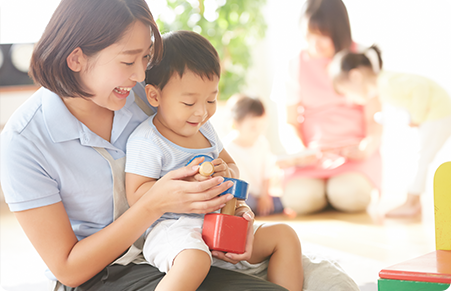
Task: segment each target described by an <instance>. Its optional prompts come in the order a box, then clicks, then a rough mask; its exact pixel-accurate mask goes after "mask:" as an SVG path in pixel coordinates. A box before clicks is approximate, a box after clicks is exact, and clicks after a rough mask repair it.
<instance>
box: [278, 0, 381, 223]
mask: <svg viewBox="0 0 451 291" xmlns="http://www.w3.org/2000/svg"><path fill="white" fill-rule="evenodd" d="M302 27H303V31H304V33H305V40H306V43H307V48H306V49H305V50H302V51H301V53H300V54H299V55H298V56H297V57H296V58H295V59H293V60H291V61H290V63H289V66H288V69H287V70H286V72H285V74H284V75H283V78H284V80H283V81H282V82H283V85H282V86H283V87H282V88H283V89H284V90H286V93H285V94H284V93H282V92H281V91H277V90H274V91H273V95H272V99H273V100H274V101H276V102H278V103H279V104H282V105H283V106H284V107H285V110H286V118H287V119H286V123H287V124H288V128H291V129H292V130H291V131H292V132H294V133H295V135H296V136H297V137H298V138H299V139H300V140H301V141H302V143H303V145H304V147H305V149H306V150H304V151H302V150H301V149H298V151H300V153H299V154H298V155H295V156H294V157H293V158H288V159H285V160H284V161H283V162H282V161H281V162H280V163H279V165H280V166H281V167H283V168H285V169H286V171H285V172H286V180H285V187H284V188H285V189H284V190H285V191H284V195H283V197H282V202H283V204H284V205H285V207H288V208H291V209H293V210H294V211H296V212H297V213H298V214H307V213H312V212H315V211H319V210H322V209H324V208H325V207H326V206H327V205H328V203H330V204H331V205H332V206H333V207H334V208H336V209H337V210H340V211H346V212H356V211H362V210H365V209H366V207H367V206H368V204H369V203H370V196H371V195H370V194H371V192H372V190H373V189H374V188H379V187H380V179H381V159H380V155H379V152H378V148H379V143H380V138H381V126H380V125H379V124H377V123H376V122H375V121H374V118H373V116H374V114H375V113H376V112H378V111H380V104H379V102H378V101H377V99H375V100H374V101H373V102H371V103H368V104H366V105H365V106H358V105H354V104H350V103H348V102H346V100H345V99H344V98H342V96H340V95H338V94H337V93H336V92H335V90H334V88H333V86H332V82H331V81H330V79H329V76H328V72H327V67H328V65H329V63H330V62H331V60H332V58H333V56H334V55H335V54H336V53H337V52H339V51H340V50H342V49H345V48H347V49H351V50H352V49H356V48H355V47H356V45H355V44H354V43H353V42H352V38H351V29H350V24H349V18H348V13H347V11H346V7H345V6H344V4H343V2H342V1H341V0H309V1H307V3H306V8H305V10H304V12H303V17H302ZM284 97H285V98H284ZM282 100H284V101H282Z"/></svg>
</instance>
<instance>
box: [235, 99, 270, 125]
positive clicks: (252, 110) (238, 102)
mask: <svg viewBox="0 0 451 291" xmlns="http://www.w3.org/2000/svg"><path fill="white" fill-rule="evenodd" d="M231 98H233V99H234V100H233V102H234V103H233V105H232V106H231V110H230V111H231V114H232V119H233V120H234V121H235V122H241V121H243V120H244V119H245V118H246V117H248V116H255V117H260V116H263V115H264V114H265V106H264V105H263V102H262V101H261V100H260V99H258V98H252V97H249V96H247V95H244V94H236V95H234V96H232V97H231Z"/></svg>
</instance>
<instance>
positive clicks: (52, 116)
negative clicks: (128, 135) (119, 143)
mask: <svg viewBox="0 0 451 291" xmlns="http://www.w3.org/2000/svg"><path fill="white" fill-rule="evenodd" d="M134 101H135V95H134V93H133V91H131V92H130V96H129V97H127V100H126V103H125V106H124V107H123V108H121V109H120V110H118V111H115V112H114V120H113V132H112V134H111V143H109V142H108V141H106V140H104V139H103V138H101V137H99V136H98V135H96V134H95V133H93V132H92V131H91V130H89V128H87V127H86V126H85V125H84V124H83V123H81V122H80V121H79V120H78V119H77V118H76V117H75V116H73V115H72V113H70V111H69V109H67V107H66V105H65V104H64V102H63V100H61V98H60V97H59V96H58V95H56V94H55V93H53V92H51V91H49V90H47V89H45V92H44V95H43V96H42V112H43V116H44V120H45V124H46V127H47V130H48V132H49V134H50V136H51V138H52V141H53V142H55V143H57V142H65V141H69V140H74V139H80V142H81V144H83V145H87V146H97V147H104V148H112V149H115V147H114V146H113V145H112V143H114V142H115V141H116V140H117V139H118V138H119V136H120V135H121V133H122V132H123V131H124V129H125V127H126V126H127V124H128V122H129V121H130V119H131V117H132V113H131V112H130V110H129V107H130V106H132V104H133V103H134Z"/></svg>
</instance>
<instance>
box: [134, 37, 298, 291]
mask: <svg viewBox="0 0 451 291" xmlns="http://www.w3.org/2000/svg"><path fill="white" fill-rule="evenodd" d="M163 40H164V49H163V58H162V61H161V62H160V63H159V64H158V65H155V66H153V67H152V68H151V69H150V70H148V72H147V75H146V83H147V86H146V93H147V98H148V100H149V103H150V104H151V105H153V106H155V107H158V111H157V113H156V114H155V115H153V116H151V117H150V118H149V119H147V120H146V121H144V122H143V123H142V124H141V125H139V126H138V127H137V129H136V130H135V132H134V133H133V134H132V135H131V137H130V139H129V141H128V144H127V164H126V172H127V174H126V192H127V199H128V201H129V204H130V205H133V204H134V203H135V202H136V201H137V200H139V199H140V197H141V196H142V195H143V193H146V192H147V191H148V190H149V189H150V188H151V187H152V186H153V184H154V183H155V182H156V181H157V180H158V179H159V178H161V177H163V176H164V175H165V174H166V173H167V172H168V171H170V170H172V169H175V168H179V167H182V166H184V165H185V164H186V163H187V161H189V160H190V159H191V158H192V157H193V156H195V155H198V154H207V155H209V156H211V157H212V158H213V159H214V160H213V164H214V166H215V174H214V175H213V177H216V176H223V177H234V178H237V177H238V169H237V167H236V165H235V163H234V161H233V159H232V158H231V157H230V156H229V154H228V153H227V151H226V150H224V149H223V146H222V143H221V141H220V140H219V139H218V136H217V135H216V132H215V131H214V129H213V127H212V126H211V124H210V123H209V122H208V120H209V119H210V117H211V116H212V115H213V114H214V113H215V111H216V98H217V94H218V82H219V77H220V62H219V57H218V54H217V52H216V50H215V49H214V47H213V46H212V45H211V44H210V43H209V42H208V40H206V39H205V38H204V37H202V36H200V35H199V34H197V33H194V32H188V31H178V32H172V33H168V34H165V35H164V37H163ZM196 162H197V163H199V162H201V160H197V161H196ZM196 179H200V180H202V179H207V178H203V177H201V176H200V175H197V176H196ZM241 211H243V210H241ZM246 213H247V212H246ZM243 216H244V217H246V218H247V219H248V220H252V216H253V215H252V214H249V213H247V215H243ZM202 218H203V215H195V214H180V213H177V214H176V213H165V214H164V215H162V217H161V218H160V219H159V220H158V221H157V222H156V223H155V224H153V225H152V227H151V228H150V232H149V233H148V235H147V237H146V242H145V245H144V248H143V253H144V256H145V258H146V259H147V260H148V261H149V262H150V263H151V264H152V265H154V266H156V267H158V268H159V269H160V271H163V272H167V275H166V276H165V277H164V278H163V279H162V281H161V282H160V284H159V285H158V287H157V290H159V289H162V290H196V289H197V287H198V286H199V285H200V284H201V283H202V281H203V280H204V278H205V276H206V275H207V273H208V272H209V269H210V265H211V261H212V259H211V254H210V252H209V249H208V246H206V245H205V243H204V242H203V240H202V237H201V228H202V222H203V220H202ZM250 231H251V232H252V227H251V225H250ZM247 244H248V245H247V246H246V252H245V253H244V254H231V253H227V254H221V253H220V252H215V253H214V255H215V256H216V257H218V258H220V259H223V260H225V261H227V262H224V261H222V260H217V261H216V262H215V261H214V264H215V265H217V266H220V267H222V268H228V269H234V270H240V269H244V270H246V271H244V272H247V273H256V272H260V271H262V270H263V269H265V268H266V266H268V280H269V281H271V282H273V283H276V284H279V285H281V286H283V287H285V288H287V289H289V290H302V284H303V271H302V261H301V248H300V243H299V239H298V237H297V235H296V233H295V232H294V231H293V230H292V229H291V228H289V227H288V226H286V225H273V226H261V227H260V228H258V229H257V230H256V231H255V237H254V240H253V242H252V235H250V236H249V235H248V241H247ZM252 244H253V245H252ZM251 249H252V252H251ZM267 259H269V261H267Z"/></svg>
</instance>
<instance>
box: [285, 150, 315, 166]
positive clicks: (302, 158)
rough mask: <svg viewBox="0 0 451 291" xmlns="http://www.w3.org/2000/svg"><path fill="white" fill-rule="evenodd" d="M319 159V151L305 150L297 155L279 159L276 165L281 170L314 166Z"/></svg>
mask: <svg viewBox="0 0 451 291" xmlns="http://www.w3.org/2000/svg"><path fill="white" fill-rule="evenodd" d="M320 158H321V152H320V151H319V150H310V149H306V150H304V151H302V152H300V153H298V154H294V155H289V156H287V157H285V158H282V159H279V160H278V161H277V162H276V164H277V166H278V167H279V168H281V169H286V168H289V167H308V166H313V165H316V164H317V163H318V161H319V159H320Z"/></svg>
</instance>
